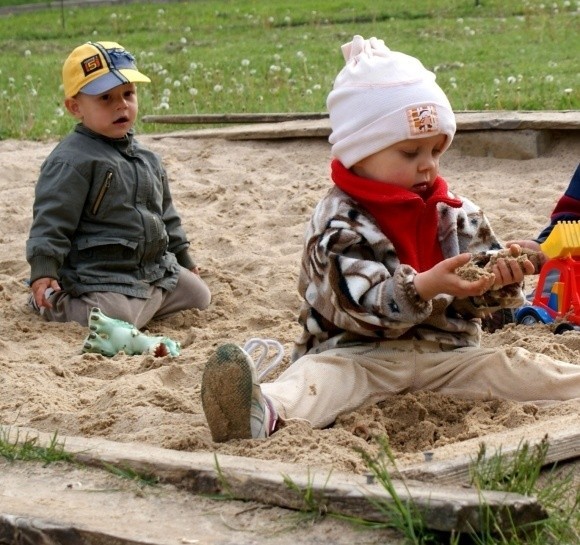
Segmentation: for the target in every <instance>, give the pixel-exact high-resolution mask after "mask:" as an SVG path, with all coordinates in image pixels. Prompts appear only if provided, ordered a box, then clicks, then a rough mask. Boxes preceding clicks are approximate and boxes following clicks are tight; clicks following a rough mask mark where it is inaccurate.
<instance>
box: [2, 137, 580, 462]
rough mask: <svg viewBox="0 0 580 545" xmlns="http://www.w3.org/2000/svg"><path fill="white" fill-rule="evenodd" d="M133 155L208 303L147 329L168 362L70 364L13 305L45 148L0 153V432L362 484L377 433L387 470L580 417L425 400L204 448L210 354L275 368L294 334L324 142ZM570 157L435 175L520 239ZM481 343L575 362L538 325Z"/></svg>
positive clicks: (22, 288) (31, 145)
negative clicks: (224, 349) (165, 195)
mask: <svg viewBox="0 0 580 545" xmlns="http://www.w3.org/2000/svg"><path fill="white" fill-rule="evenodd" d="M140 140H141V141H142V142H144V143H145V144H147V145H149V146H150V147H151V148H152V149H154V150H155V151H157V152H159V153H160V154H161V155H162V156H163V158H164V160H165V163H166V166H167V169H168V173H169V176H170V180H171V188H172V191H173V196H174V200H175V203H176V206H177V207H178V209H179V211H180V212H181V214H182V217H183V223H184V226H185V229H186V231H187V232H188V234H189V236H190V239H191V241H192V252H193V254H194V256H195V258H196V260H197V261H198V264H199V265H200V267H201V269H202V276H203V278H204V279H205V280H206V282H207V283H208V285H209V286H210V288H211V290H212V293H213V301H212V304H211V306H210V308H209V309H208V310H206V311H202V312H198V311H187V312H182V313H179V314H178V315H175V316H173V317H171V318H169V319H166V320H163V321H155V322H152V323H151V324H150V326H149V332H150V333H151V334H156V335H159V334H162V335H167V336H169V337H171V338H172V339H174V340H178V341H180V342H181V344H182V352H181V355H180V356H178V357H175V358H171V357H163V358H154V357H153V356H148V355H144V356H127V355H124V354H118V355H116V356H114V357H112V358H107V357H103V356H101V355H96V354H82V353H81V349H82V346H83V340H84V338H85V337H86V335H87V333H88V330H87V329H86V328H84V327H81V326H80V325H78V324H74V323H69V324H55V323H47V322H44V321H43V320H42V319H41V318H39V317H38V316H36V315H35V314H33V312H32V311H31V310H29V309H28V308H27V306H26V299H27V294H28V290H27V287H26V285H25V281H26V279H27V278H28V274H29V269H28V264H27V262H26V259H25V253H24V248H25V242H26V239H27V235H28V229H29V226H30V221H31V206H32V200H33V192H34V185H35V182H36V178H37V175H38V170H39V167H40V164H41V162H42V160H43V159H44V158H45V157H46V155H47V154H48V153H49V152H50V150H51V149H52V147H53V146H54V142H49V143H37V142H26V141H24V142H23V141H10V140H9V141H3V142H0V167H1V170H2V175H1V176H0V332H1V334H0V392H1V395H0V423H2V424H6V425H10V426H27V427H32V428H35V429H38V430H42V431H48V432H51V431H57V432H58V433H59V434H61V435H80V436H85V437H106V438H107V439H111V440H115V441H120V442H128V441H137V442H144V443H148V444H152V445H156V446H160V447H165V448H170V449H177V450H185V451H211V452H216V453H218V454H219V453H224V454H232V455H240V456H250V457H258V458H267V459H275V460H279V461H283V462H295V463H299V464H303V465H304V466H305V467H306V466H311V467H330V466H332V467H334V468H335V470H337V471H346V472H356V473H362V472H364V471H365V467H364V464H363V462H362V460H361V457H360V455H359V454H358V453H357V451H356V449H357V448H365V449H372V448H373V441H372V437H373V435H375V434H380V433H387V434H388V436H389V439H390V442H391V445H392V447H393V449H394V450H395V453H396V455H397V456H398V457H399V459H400V460H402V461H403V460H405V461H413V460H419V459H420V458H421V457H422V454H421V453H422V452H423V451H425V450H431V449H433V448H436V447H439V446H443V445H448V444H451V443H457V445H458V449H460V445H461V441H464V440H466V439H473V438H476V437H484V436H485V435H486V434H488V433H492V432H497V431H501V430H506V429H513V428H521V429H522V430H525V427H526V426H528V425H531V424H535V425H537V424H538V423H542V422H546V423H547V424H546V431H547V432H549V421H550V419H552V418H556V417H560V416H562V415H567V414H570V415H580V407H579V405H578V404H577V403H570V402H568V403H562V404H558V405H554V406H550V407H536V406H533V405H531V404H518V403H513V402H510V401H497V400H496V401H466V400H461V399H454V398H450V397H446V396H442V395H439V394H436V393H429V392H423V393H418V394H406V395H401V396H396V397H395V398H392V399H389V400H388V401H386V402H383V403H381V404H379V405H377V406H373V407H368V408H364V409H361V410H359V411H356V412H353V413H350V414H348V415H344V416H343V417H341V418H340V419H339V421H338V422H337V423H336V424H335V425H334V426H333V427H332V428H330V429H325V430H312V429H310V427H309V426H307V425H306V424H304V423H292V424H291V425H288V426H287V427H285V428H284V429H282V430H280V431H279V432H278V433H276V434H275V435H274V436H273V437H272V438H270V439H269V440H268V441H252V440H246V441H233V442H231V443H228V444H215V443H213V442H212V440H211V436H210V433H209V430H208V428H207V426H206V422H205V418H204V415H203V412H202V409H201V402H200V380H201V375H202V371H203V368H204V364H205V361H206V359H207V357H208V355H209V354H210V353H211V351H212V350H214V349H215V348H216V347H217V346H218V345H219V344H221V343H224V342H235V343H239V344H243V343H244V342H245V341H246V340H247V339H248V338H250V337H256V336H257V337H267V338H274V339H277V340H279V341H280V342H282V343H283V345H284V346H285V349H286V356H285V359H284V362H283V366H284V365H287V364H288V357H289V354H290V352H291V346H292V341H293V339H294V338H295V336H296V335H297V333H298V330H299V326H298V324H297V322H296V316H297V311H298V307H299V303H300V301H299V296H298V294H297V289H296V286H297V276H298V270H299V260H300V254H301V245H302V234H303V231H304V226H305V223H306V221H307V219H308V216H309V213H310V211H311V210H312V208H313V207H314V205H315V203H316V202H317V201H318V200H319V198H320V197H321V196H322V195H323V194H324V193H325V192H326V190H327V189H328V187H329V184H330V182H329V178H328V171H329V166H328V165H329V145H328V143H327V142H326V141H325V140H324V139H296V140H286V141H241V142H234V141H226V140H223V139H187V138H171V137H164V138H156V137H154V136H142V137H140ZM579 147H580V141H579V140H578V138H577V137H573V138H566V139H561V140H557V141H556V142H555V144H554V146H553V147H552V148H551V150H550V151H549V152H548V153H546V154H545V155H543V156H541V157H539V158H536V159H529V160H509V159H496V158H493V157H469V156H462V155H461V154H460V152H459V151H457V150H454V149H453V147H452V148H451V150H450V151H449V152H447V154H446V155H445V156H444V158H443V159H442V174H443V175H444V176H445V177H446V179H447V180H448V182H449V185H450V186H451V188H452V189H454V190H455V191H456V192H458V193H460V194H464V195H466V196H468V197H470V198H471V199H472V200H474V201H475V202H477V203H478V204H479V205H480V206H482V207H483V209H484V210H485V211H486V213H487V215H488V216H489V218H490V220H491V222H492V225H493V226H494V229H495V231H496V232H497V233H498V234H499V235H500V236H501V237H502V238H504V239H505V240H508V239H512V238H524V237H532V236H534V235H535V234H536V233H537V232H538V231H539V229H540V228H541V227H543V226H544V225H545V224H546V222H547V218H548V216H549V213H550V211H551V209H552V207H553V205H554V203H555V202H556V200H557V198H558V197H559V196H560V194H561V193H562V191H563V190H564V189H565V187H566V186H567V184H568V181H569V179H570V176H571V174H572V172H573V171H574V168H575V166H576V164H577V163H578V149H579ZM532 283H533V280H532ZM483 342H484V344H485V345H487V346H524V347H526V348H529V349H531V350H535V351H540V352H544V353H547V354H550V355H552V356H555V357H557V358H560V359H563V360H568V361H572V362H575V363H580V336H579V335H578V334H577V333H576V332H571V333H566V334H564V335H558V336H555V335H554V334H553V333H552V332H551V331H550V330H549V329H548V328H547V327H545V326H533V327H530V326H508V327H507V328H505V329H503V330H501V331H498V332H496V333H494V334H492V335H486V336H485V338H484V341H483Z"/></svg>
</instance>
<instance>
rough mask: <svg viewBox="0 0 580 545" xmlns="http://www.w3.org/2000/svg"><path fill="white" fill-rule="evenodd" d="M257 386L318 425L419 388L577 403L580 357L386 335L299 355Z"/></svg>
mask: <svg viewBox="0 0 580 545" xmlns="http://www.w3.org/2000/svg"><path fill="white" fill-rule="evenodd" d="M261 388H262V392H263V393H264V394H265V395H266V396H268V398H270V401H271V402H272V404H273V405H274V407H275V408H276V411H277V412H278V415H279V416H280V418H282V419H284V420H286V419H292V418H300V419H304V420H307V421H308V422H310V424H311V425H312V426H313V427H314V428H323V427H325V426H328V425H329V424H332V423H333V422H334V420H335V419H336V417H337V416H338V415H339V414H343V413H346V412H350V411H353V410H355V409H358V408H360V407H361V406H363V405H366V404H370V403H377V402H379V401H383V400H385V399H387V398H388V397H389V396H391V395H395V394H401V393H405V392H416V391H418V390H431V391H435V392H440V393H443V394H449V395H454V396H457V397H460V398H464V399H493V398H500V399H509V400H513V401H529V402H536V403H540V404H545V403H550V402H555V401H563V400H576V401H578V402H579V405H580V365H577V364H576V365H575V364H572V363H566V362H563V361H559V360H555V359H553V358H550V357H549V356H545V355H542V354H536V353H533V352H529V351H527V350H526V349H524V348H509V349H501V348H459V349H455V350H448V351H446V350H441V348H440V347H439V345H438V344H437V343H433V342H427V341H387V342H382V343H374V344H369V345H368V346H356V347H349V348H337V349H333V350H328V351H326V352H322V353H321V354H316V355H306V356H302V357H301V358H300V359H298V360H297V361H296V362H294V363H293V364H292V365H290V367H288V369H286V371H284V373H282V375H280V376H279V377H278V378H277V379H276V380H275V381H274V382H268V383H263V384H261Z"/></svg>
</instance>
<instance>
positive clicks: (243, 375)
mask: <svg viewBox="0 0 580 545" xmlns="http://www.w3.org/2000/svg"><path fill="white" fill-rule="evenodd" d="M252 386H253V377H252V367H251V364H250V363H249V362H248V359H247V355H246V353H245V352H244V351H243V350H242V349H241V348H240V347H239V346H237V345H235V344H224V345H222V346H220V347H219V348H218V349H217V350H216V352H215V353H214V354H213V355H212V356H211V357H210V358H209V360H208V361H207V364H206V366H205V369H204V371H203V377H202V381H201V403H202V406H203V411H204V413H205V417H206V419H207V423H208V426H209V429H210V431H211V436H212V439H213V440H214V442H216V443H225V442H226V441H229V440H231V439H251V438H252V430H251V427H250V411H251V406H252Z"/></svg>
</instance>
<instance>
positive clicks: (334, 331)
mask: <svg viewBox="0 0 580 545" xmlns="http://www.w3.org/2000/svg"><path fill="white" fill-rule="evenodd" d="M332 179H333V181H334V183H335V186H334V187H332V188H331V189H330V190H329V191H328V193H327V194H326V196H325V197H323V198H322V200H321V201H320V202H319V203H318V205H317V207H316V208H315V210H314V213H313V215H312V218H311V220H310V222H309V224H308V227H307V230H306V238H305V245H304V252H303V257H302V264H301V271H300V278H299V286H298V288H299V292H300V294H301V295H302V297H303V299H304V302H303V304H302V308H301V311H300V316H299V322H300V324H301V325H302V326H303V328H304V330H303V332H302V334H301V336H300V338H299V339H297V341H296V344H295V348H294V353H293V355H292V359H293V361H295V360H296V359H298V358H299V357H301V356H302V355H304V354H317V353H320V352H323V351H325V350H329V349H331V348H337V347H340V346H347V345H350V346H352V345H357V344H363V343H369V342H371V343H374V342H377V341H388V340H395V339H396V340H403V339H424V340H431V341H435V342H437V343H439V344H440V346H441V347H442V349H452V348H457V347H466V346H478V345H479V342H480V338H481V322H480V320H479V318H478V317H480V316H482V315H484V314H486V313H490V312H493V311H495V310H497V309H499V308H502V307H517V306H520V305H522V304H523V303H524V301H525V297H524V293H523V291H522V286H521V285H519V284H513V285H510V286H505V287H503V288H501V289H499V290H491V291H488V292H487V293H486V294H484V295H483V296H481V297H470V298H467V299H458V298H455V297H453V296H451V295H446V294H440V295H438V296H437V297H435V298H434V299H432V300H430V301H423V300H422V299H421V297H420V296H419V294H418V293H417V291H416V289H415V284H414V278H415V275H416V274H417V273H418V272H420V271H424V270H428V269H430V268H431V267H432V266H433V265H434V264H435V263H437V262H438V261H441V260H442V259H444V258H449V257H452V256H455V255H457V254H459V253H464V252H469V253H473V254H475V253H479V252H486V251H489V250H497V249H499V248H501V247H502V246H501V244H500V242H499V241H498V239H497V238H496V236H495V235H494V233H493V231H492V229H491V227H490V225H489V223H488V220H487V218H486V217H485V216H484V214H483V212H482V210H481V209H480V208H479V207H477V206H476V205H475V204H474V203H472V202H471V201H470V200H468V199H466V198H464V197H457V196H455V195H454V194H452V193H451V192H450V191H449V190H448V188H447V184H446V182H445V180H443V178H441V177H439V178H437V180H436V181H435V183H434V185H433V188H432V190H431V191H430V193H429V195H426V196H419V195H417V194H416V193H413V192H411V191H408V190H406V189H404V188H401V187H398V186H396V185H393V184H384V183H382V182H375V181H373V180H367V179H364V178H360V177H358V176H356V175H354V174H353V173H352V172H351V171H349V170H347V169H346V168H345V167H344V166H343V165H342V164H341V163H340V162H338V161H337V160H334V161H333V163H332ZM371 210H372V211H373V213H371V212H370V211H371ZM394 241H396V243H394ZM401 256H404V258H402V257H401Z"/></svg>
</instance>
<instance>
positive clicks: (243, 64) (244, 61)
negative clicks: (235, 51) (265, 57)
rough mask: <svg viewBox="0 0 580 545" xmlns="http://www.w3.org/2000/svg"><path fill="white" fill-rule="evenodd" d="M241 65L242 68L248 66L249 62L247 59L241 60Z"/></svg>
mask: <svg viewBox="0 0 580 545" xmlns="http://www.w3.org/2000/svg"><path fill="white" fill-rule="evenodd" d="M241 65H242V66H250V60H249V59H242V62H241Z"/></svg>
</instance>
